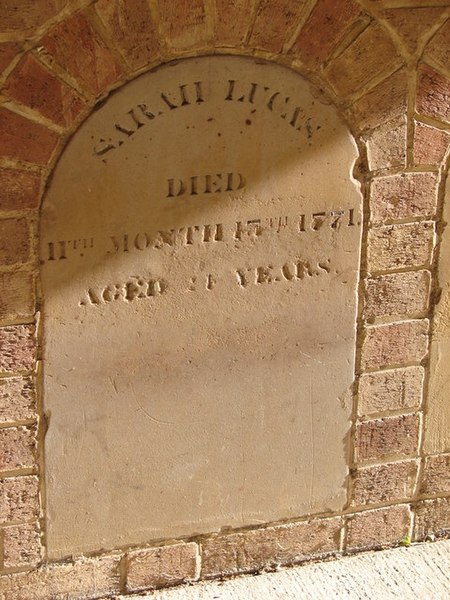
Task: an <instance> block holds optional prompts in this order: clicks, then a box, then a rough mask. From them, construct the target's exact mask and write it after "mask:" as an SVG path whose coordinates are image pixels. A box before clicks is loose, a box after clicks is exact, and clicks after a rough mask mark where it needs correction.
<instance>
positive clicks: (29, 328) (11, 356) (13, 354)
mask: <svg viewBox="0 0 450 600" xmlns="http://www.w3.org/2000/svg"><path fill="white" fill-rule="evenodd" d="M35 351H36V338H35V331H34V326H33V325H11V326H10V327H0V373H13V372H14V371H30V370H31V369H32V368H33V367H34V360H35Z"/></svg>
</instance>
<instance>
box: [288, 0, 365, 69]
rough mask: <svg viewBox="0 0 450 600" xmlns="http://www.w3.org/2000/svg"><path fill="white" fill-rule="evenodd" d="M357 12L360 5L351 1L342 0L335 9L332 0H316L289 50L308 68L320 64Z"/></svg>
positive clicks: (354, 19)
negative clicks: (337, 8)
mask: <svg viewBox="0 0 450 600" xmlns="http://www.w3.org/2000/svg"><path fill="white" fill-rule="evenodd" d="M361 15H362V10H361V7H360V5H359V4H358V3H357V2H354V1H353V0H342V1H341V2H340V4H339V10H336V4H335V0H318V2H317V3H316V4H315V6H314V8H313V10H312V11H311V14H310V15H309V17H308V19H307V21H306V23H305V24H304V26H303V27H302V28H301V30H300V33H299V36H298V39H297V41H296V42H295V44H294V46H293V48H292V52H293V53H295V54H297V55H298V56H299V58H300V60H301V61H302V62H303V63H305V64H306V65H308V66H309V67H314V66H316V65H319V64H322V63H323V62H325V61H326V60H327V58H329V56H330V54H331V53H332V51H333V49H334V48H335V46H337V45H338V44H339V42H340V41H341V40H342V38H343V37H344V35H345V34H346V33H348V32H349V30H351V28H352V26H353V25H354V24H355V21H356V20H357V19H358V18H359V17H361Z"/></svg>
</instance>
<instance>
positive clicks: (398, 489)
mask: <svg viewBox="0 0 450 600" xmlns="http://www.w3.org/2000/svg"><path fill="white" fill-rule="evenodd" d="M417 469H418V462H417V461H414V460H405V461H400V462H395V463H388V464H385V465H375V466H373V467H361V468H359V469H356V470H355V473H354V474H353V482H352V504H353V505H356V506H357V505H364V504H377V503H380V504H381V503H388V502H393V501H395V500H404V499H407V498H410V497H411V496H412V493H413V491H414V484H415V481H416V477H417Z"/></svg>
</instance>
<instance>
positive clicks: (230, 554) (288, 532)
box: [202, 517, 342, 577]
mask: <svg viewBox="0 0 450 600" xmlns="http://www.w3.org/2000/svg"><path fill="white" fill-rule="evenodd" d="M341 526H342V522H341V519H340V518H339V517H335V518H332V519H320V520H318V519H317V520H313V521H305V522H302V523H290V524H288V525H278V526H275V527H265V528H262V529H256V530H253V531H246V532H243V533H232V534H229V535H222V536H218V537H213V538H211V539H208V540H205V541H204V542H203V543H202V548H203V551H202V577H211V576H212V577H214V576H218V575H224V574H233V573H242V572H246V571H256V570H259V569H262V568H264V567H268V566H273V565H278V564H293V563H297V562H300V561H302V560H307V559H308V558H312V557H314V556H315V557H318V556H325V555H327V554H330V553H333V552H337V551H339V545H340V532H341Z"/></svg>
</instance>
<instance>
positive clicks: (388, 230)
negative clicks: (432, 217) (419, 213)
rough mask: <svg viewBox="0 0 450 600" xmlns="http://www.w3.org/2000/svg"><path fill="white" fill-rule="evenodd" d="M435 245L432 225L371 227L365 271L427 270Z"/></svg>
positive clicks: (428, 222) (429, 223)
mask: <svg viewBox="0 0 450 600" xmlns="http://www.w3.org/2000/svg"><path fill="white" fill-rule="evenodd" d="M433 246H434V223H432V222H430V221H425V222H421V223H412V224H406V225H388V226H386V227H374V228H373V229H371V230H370V231H369V236H368V261H367V262H368V268H369V271H370V272H371V273H374V272H376V271H385V270H394V269H402V268H414V267H427V266H429V265H430V263H431V257H432V252H433Z"/></svg>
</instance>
